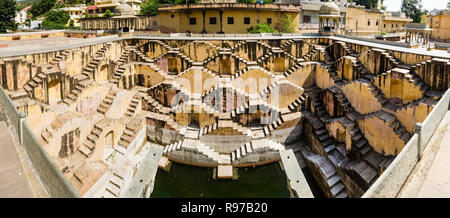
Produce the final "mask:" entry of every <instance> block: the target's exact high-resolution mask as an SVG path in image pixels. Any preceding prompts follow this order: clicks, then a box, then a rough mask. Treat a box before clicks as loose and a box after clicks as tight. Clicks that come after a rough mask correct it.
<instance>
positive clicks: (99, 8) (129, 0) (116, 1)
mask: <svg viewBox="0 0 450 218" xmlns="http://www.w3.org/2000/svg"><path fill="white" fill-rule="evenodd" d="M122 1H123V2H124V3H126V4H128V5H129V6H131V7H132V8H133V11H134V14H139V13H140V11H141V4H142V1H141V0H95V5H96V11H95V14H103V13H105V12H106V11H107V10H109V11H111V12H112V13H114V10H115V8H116V7H117V6H119V5H120V3H121V2H122Z"/></svg>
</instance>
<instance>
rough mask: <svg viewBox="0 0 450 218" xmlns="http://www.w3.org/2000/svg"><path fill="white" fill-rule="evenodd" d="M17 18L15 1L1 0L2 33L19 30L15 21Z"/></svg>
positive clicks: (0, 25) (0, 23)
mask: <svg viewBox="0 0 450 218" xmlns="http://www.w3.org/2000/svg"><path fill="white" fill-rule="evenodd" d="M15 16H16V2H15V1H14V0H0V33H5V32H6V31H7V30H16V29H17V25H16V22H15V21H14V17H15Z"/></svg>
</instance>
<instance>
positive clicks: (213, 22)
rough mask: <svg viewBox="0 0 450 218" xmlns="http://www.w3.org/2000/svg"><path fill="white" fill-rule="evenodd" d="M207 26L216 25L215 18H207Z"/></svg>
mask: <svg viewBox="0 0 450 218" xmlns="http://www.w3.org/2000/svg"><path fill="white" fill-rule="evenodd" d="M209 24H212V25H214V24H217V18H215V17H210V18H209Z"/></svg>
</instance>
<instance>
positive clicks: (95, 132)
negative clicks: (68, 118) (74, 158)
mask: <svg viewBox="0 0 450 218" xmlns="http://www.w3.org/2000/svg"><path fill="white" fill-rule="evenodd" d="M108 125H109V120H108V119H102V120H99V121H97V122H96V123H95V124H94V127H93V128H92V130H91V132H90V133H89V135H88V136H87V137H86V140H84V142H83V144H82V145H80V146H79V147H78V151H80V152H81V154H83V155H84V156H85V157H90V156H91V155H92V152H93V151H94V149H95V146H96V144H97V141H98V140H99V137H100V134H101V133H102V132H103V129H104V128H105V127H106V126H108Z"/></svg>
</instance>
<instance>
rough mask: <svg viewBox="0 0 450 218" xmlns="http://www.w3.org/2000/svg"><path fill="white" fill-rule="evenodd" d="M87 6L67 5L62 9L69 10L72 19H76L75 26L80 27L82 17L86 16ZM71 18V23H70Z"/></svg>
mask: <svg viewBox="0 0 450 218" xmlns="http://www.w3.org/2000/svg"><path fill="white" fill-rule="evenodd" d="M85 9H86V6H84V5H82V6H78V7H66V8H61V9H60V10H63V11H67V13H69V15H70V20H73V21H74V23H73V24H74V26H76V27H79V26H80V18H82V17H84V14H85ZM70 20H69V23H70Z"/></svg>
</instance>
